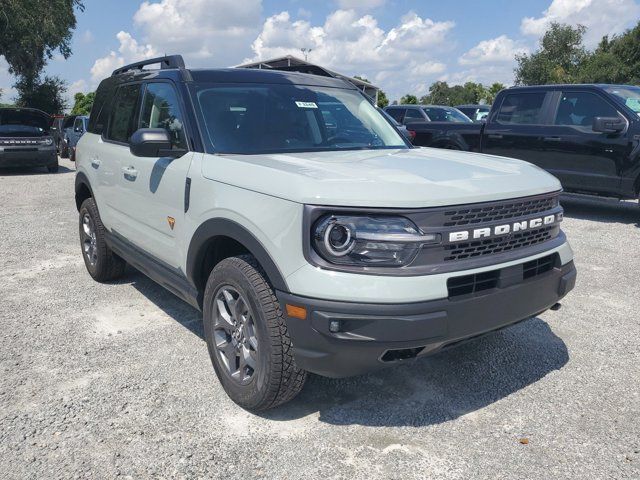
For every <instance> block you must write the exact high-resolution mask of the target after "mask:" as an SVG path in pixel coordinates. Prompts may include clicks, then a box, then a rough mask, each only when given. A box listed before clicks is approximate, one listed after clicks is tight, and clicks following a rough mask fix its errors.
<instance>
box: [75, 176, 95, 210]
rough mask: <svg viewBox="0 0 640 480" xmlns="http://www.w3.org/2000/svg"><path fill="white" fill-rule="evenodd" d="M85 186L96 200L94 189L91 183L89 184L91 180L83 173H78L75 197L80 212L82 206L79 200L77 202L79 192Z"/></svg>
mask: <svg viewBox="0 0 640 480" xmlns="http://www.w3.org/2000/svg"><path fill="white" fill-rule="evenodd" d="M83 186H84V187H86V188H87V189H89V192H90V193H91V196H92V197H93V198H94V199H95V196H94V195H93V188H91V183H90V182H89V178H88V177H87V176H86V175H85V174H84V173H83V172H78V173H76V180H75V197H76V207H78V210H80V205H78V200H77V197H78V192H79V191H80V188H81V187H83Z"/></svg>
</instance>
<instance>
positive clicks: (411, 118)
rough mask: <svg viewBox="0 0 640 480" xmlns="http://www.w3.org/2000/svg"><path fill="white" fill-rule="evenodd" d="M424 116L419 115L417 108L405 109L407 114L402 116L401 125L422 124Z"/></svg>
mask: <svg viewBox="0 0 640 480" xmlns="http://www.w3.org/2000/svg"><path fill="white" fill-rule="evenodd" d="M424 121H425V118H424V115H422V114H421V113H420V111H419V110H418V109H417V108H407V113H405V115H404V122H403V123H405V124H406V123H411V122H424Z"/></svg>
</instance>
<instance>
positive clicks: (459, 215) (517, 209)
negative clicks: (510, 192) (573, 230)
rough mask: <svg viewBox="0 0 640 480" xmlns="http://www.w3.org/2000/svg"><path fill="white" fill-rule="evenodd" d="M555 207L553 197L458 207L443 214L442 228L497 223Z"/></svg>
mask: <svg viewBox="0 0 640 480" xmlns="http://www.w3.org/2000/svg"><path fill="white" fill-rule="evenodd" d="M556 206H558V197H557V196H556V195H553V196H551V197H543V198H533V199H529V200H518V201H511V202H507V203H500V204H497V205H487V206H478V207H470V206H467V207H460V208H459V209H456V210H447V211H446V212H445V213H444V215H445V219H446V220H445V223H444V226H445V227H457V226H460V225H477V224H479V223H491V222H498V221H500V220H508V219H511V218H518V217H523V216H525V215H535V214H538V213H542V212H546V211H547V210H551V209H552V208H555V207H556Z"/></svg>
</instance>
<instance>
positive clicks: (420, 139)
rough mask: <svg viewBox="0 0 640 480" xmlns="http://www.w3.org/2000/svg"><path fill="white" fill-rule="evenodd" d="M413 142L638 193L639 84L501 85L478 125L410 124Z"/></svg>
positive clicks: (589, 187)
mask: <svg viewBox="0 0 640 480" xmlns="http://www.w3.org/2000/svg"><path fill="white" fill-rule="evenodd" d="M407 130H408V131H409V133H410V134H411V136H413V137H414V140H413V143H414V145H418V146H425V147H437V148H448V149H455V150H467V151H472V152H481V153H488V154H492V155H501V156H505V157H513V158H518V159H521V160H526V161H528V162H531V163H533V164H535V165H538V166H539V167H541V168H543V169H545V170H547V171H549V172H551V173H552V174H554V175H555V176H556V177H558V178H559V179H560V181H561V182H562V185H563V187H564V189H565V190H566V191H572V192H578V193H587V194H591V195H603V196H613V197H618V198H638V193H639V190H640V87H637V86H630V85H548V86H533V87H513V88H509V89H506V90H503V91H501V92H500V93H499V94H498V96H497V97H496V99H495V102H494V103H493V107H492V109H491V111H490V112H489V115H488V116H487V118H486V121H485V122H484V123H480V124H479V123H444V122H415V123H414V122H411V123H407Z"/></svg>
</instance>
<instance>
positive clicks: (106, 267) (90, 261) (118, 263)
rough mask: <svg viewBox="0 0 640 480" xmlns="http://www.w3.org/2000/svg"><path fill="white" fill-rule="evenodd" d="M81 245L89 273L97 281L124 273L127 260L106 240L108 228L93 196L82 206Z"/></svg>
mask: <svg viewBox="0 0 640 480" xmlns="http://www.w3.org/2000/svg"><path fill="white" fill-rule="evenodd" d="M79 230H80V247H81V248H82V258H83V259H84V264H85V266H86V267H87V271H88V272H89V275H91V277H92V278H93V279H94V280H96V281H97V282H106V281H109V280H115V279H116V278H119V277H121V276H122V275H123V274H124V271H125V268H126V266H127V264H126V262H125V261H124V260H123V259H122V258H120V257H119V256H118V255H116V254H115V253H113V252H112V251H111V249H110V248H109V246H108V245H107V242H106V229H105V227H104V225H103V224H102V220H100V214H99V213H98V207H97V206H96V203H95V201H94V200H93V198H88V199H86V200H85V201H84V202H82V206H81V207H80V224H79Z"/></svg>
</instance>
